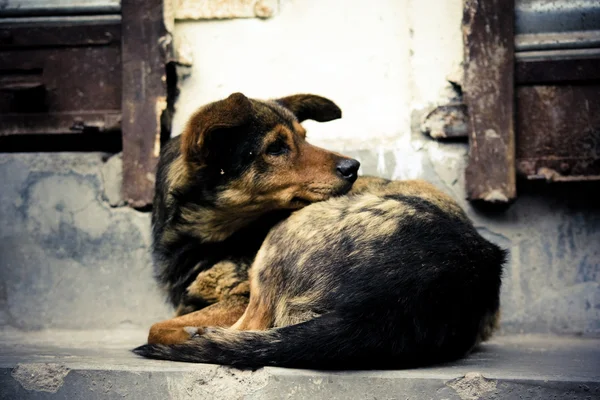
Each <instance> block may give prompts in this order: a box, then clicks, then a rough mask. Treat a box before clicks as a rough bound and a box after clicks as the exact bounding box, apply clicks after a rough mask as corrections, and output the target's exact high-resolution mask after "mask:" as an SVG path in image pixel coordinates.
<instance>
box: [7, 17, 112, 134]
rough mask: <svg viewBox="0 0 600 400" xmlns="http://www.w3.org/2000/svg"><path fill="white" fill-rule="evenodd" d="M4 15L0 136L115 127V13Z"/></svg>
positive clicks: (102, 130)
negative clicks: (34, 17) (37, 16)
mask: <svg viewBox="0 0 600 400" xmlns="http://www.w3.org/2000/svg"><path fill="white" fill-rule="evenodd" d="M25 20H26V19H14V20H13V19H11V20H4V21H3V22H2V23H1V24H0V135H31V134H67V133H79V132H96V133H98V132H105V131H112V130H116V129H119V127H120V114H121V68H120V64H121V50H120V41H121V26H120V18H101V19H99V20H98V19H93V18H89V17H86V18H83V19H81V18H64V19H61V18H58V19H51V20H35V21H32V20H31V19H27V20H28V21H25Z"/></svg>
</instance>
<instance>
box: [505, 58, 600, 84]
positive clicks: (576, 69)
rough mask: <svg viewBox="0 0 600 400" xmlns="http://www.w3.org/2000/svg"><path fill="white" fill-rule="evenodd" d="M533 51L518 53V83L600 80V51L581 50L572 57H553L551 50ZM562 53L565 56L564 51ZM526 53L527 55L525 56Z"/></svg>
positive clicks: (516, 74) (516, 75)
mask: <svg viewBox="0 0 600 400" xmlns="http://www.w3.org/2000/svg"><path fill="white" fill-rule="evenodd" d="M532 53H534V52H531V53H529V52H527V53H516V58H517V63H516V66H515V81H516V82H517V83H518V84H535V83H538V84H539V83H553V82H554V83H558V82H582V81H594V80H600V51H599V52H598V53H597V54H596V52H595V51H581V52H578V54H577V57H575V58H572V59H569V58H564V57H560V56H559V57H553V54H551V53H552V52H550V51H543V52H539V53H538V54H532ZM535 53H537V52H535ZM549 53H550V54H549ZM560 53H563V54H561V55H562V56H564V52H560ZM525 54H526V55H527V57H523V56H524V55H525Z"/></svg>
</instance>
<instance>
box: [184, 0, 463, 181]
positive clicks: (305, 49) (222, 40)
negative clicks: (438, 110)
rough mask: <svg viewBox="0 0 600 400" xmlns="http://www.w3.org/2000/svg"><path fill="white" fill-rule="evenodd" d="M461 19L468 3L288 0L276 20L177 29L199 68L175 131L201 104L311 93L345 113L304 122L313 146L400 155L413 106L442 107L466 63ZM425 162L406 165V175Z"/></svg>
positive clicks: (188, 83) (187, 88) (203, 23)
mask: <svg viewBox="0 0 600 400" xmlns="http://www.w3.org/2000/svg"><path fill="white" fill-rule="evenodd" d="M461 14H462V0H372V1H366V0H361V1H359V0H281V4H280V12H279V14H278V15H276V16H275V17H273V18H271V19H269V20H258V19H236V20H220V21H191V22H181V23H177V24H176V29H175V40H182V39H183V40H186V41H187V42H188V44H189V45H190V46H191V49H192V52H193V60H194V64H193V68H192V74H191V76H190V77H189V78H187V79H186V80H185V81H184V82H183V84H182V91H181V95H180V97H179V100H178V102H177V105H176V107H177V109H176V114H175V121H174V126H173V128H174V130H173V132H174V135H177V134H179V133H180V131H181V129H182V127H183V125H184V124H185V122H186V120H187V118H188V117H189V116H190V114H191V113H192V112H193V111H195V110H196V109H197V108H198V107H199V106H201V105H203V104H205V103H208V102H211V101H214V100H218V99H220V98H223V97H226V96H228V95H229V94H231V93H232V92H236V91H240V92H243V93H244V94H246V95H247V96H249V97H257V98H272V97H278V96H284V95H289V94H293V93H298V92H312V93H316V94H320V95H324V96H326V97H329V98H331V99H332V100H334V101H335V102H336V103H337V104H338V105H339V106H340V107H341V108H342V110H343V118H342V119H341V120H338V121H334V122H329V123H326V124H319V123H315V122H312V121H308V122H306V123H305V126H306V127H307V129H308V131H309V139H310V140H311V141H312V142H313V143H315V144H317V145H321V146H325V147H328V148H332V149H336V150H339V151H351V150H360V149H369V150H371V151H375V152H378V153H383V152H384V151H390V150H394V149H396V150H398V151H400V152H402V149H403V148H405V147H406V146H407V145H409V143H408V140H409V133H410V115H411V112H412V110H413V109H415V108H421V107H423V106H425V105H427V104H431V103H435V102H436V101H437V100H438V99H439V98H440V92H441V90H442V89H443V88H444V87H445V86H446V85H447V83H446V77H447V76H448V75H449V74H451V73H452V72H453V71H454V70H455V69H456V68H457V67H458V66H459V64H460V62H461V59H462V38H461V31H460V20H461ZM410 153H414V152H410ZM404 156H405V157H413V156H414V157H418V155H411V154H404ZM411 165H412V166H413V169H414V171H412V172H410V169H411ZM419 165H420V163H419V162H418V160H415V162H414V163H411V162H409V160H407V159H404V166H405V170H404V174H405V175H408V176H410V175H417V174H418V172H419V171H418V168H419ZM398 177H399V176H398Z"/></svg>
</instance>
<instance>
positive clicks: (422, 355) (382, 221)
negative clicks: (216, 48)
mask: <svg viewBox="0 0 600 400" xmlns="http://www.w3.org/2000/svg"><path fill="white" fill-rule="evenodd" d="M286 99H295V101H294V102H292V103H295V104H296V105H293V104H292V103H290V102H289V100H286ZM286 99H282V100H280V101H279V102H258V101H256V100H248V99H246V98H245V97H243V96H241V95H232V97H230V98H228V99H227V100H225V103H216V104H217V105H216V106H215V105H212V106H209V108H208V110H211V107H214V108H212V110H213V111H212V112H214V110H215V109H220V110H222V111H219V112H217V115H219V116H221V115H228V116H227V117H225V118H223V121H225V122H220V123H219V124H218V125H219V126H221V125H222V124H227V125H226V128H225V129H230V130H233V131H235V132H237V133H238V134H239V136H237V137H235V136H232V135H233V134H229V135H228V136H226V134H225V133H222V134H221V135H220V136H221V137H223V138H225V137H227V138H229V142H227V143H229V147H227V146H223V144H222V145H220V146H219V145H217V144H216V143H217V142H215V141H214V140H215V138H210V137H211V135H210V134H209V135H207V134H206V133H203V132H206V130H207V129H210V128H207V127H206V125H205V122H204V119H202V118H206V117H202V118H200V119H198V115H201V116H202V115H203V114H202V113H203V112H206V109H204V111H203V110H201V111H200V112H199V113H198V114H196V116H195V117H194V118H196V119H194V118H192V121H191V122H190V124H189V125H188V130H186V132H185V133H184V136H183V137H182V139H181V145H180V147H181V149H182V153H183V156H181V155H171V156H169V152H168V151H167V152H166V153H165V154H166V155H167V156H165V157H164V158H165V159H167V160H169V161H168V162H167V165H170V166H171V167H167V168H166V170H167V171H168V172H163V175H164V176H165V177H166V178H164V179H165V180H161V177H162V176H163V175H161V169H159V182H165V181H166V182H168V183H167V184H166V185H164V186H166V187H174V186H173V182H188V181H189V180H190V179H193V178H192V177H195V176H201V175H202V173H201V171H202V167H198V168H197V169H196V167H190V164H192V163H193V160H200V161H202V160H204V161H203V162H205V163H204V164H203V165H204V167H203V168H214V167H216V168H220V175H225V174H226V173H227V172H226V171H227V170H226V169H224V168H228V169H230V170H231V171H232V173H233V174H234V176H235V178H233V179H231V180H223V181H222V182H225V183H221V184H220V185H218V184H217V185H215V186H213V188H217V189H213V190H212V191H211V190H204V191H201V190H200V191H198V190H196V191H194V194H193V196H195V197H185V196H179V195H178V194H175V196H174V199H177V198H186V199H188V203H187V204H198V206H194V207H191V206H190V205H188V206H187V209H189V208H190V207H191V210H192V211H187V212H185V211H180V212H179V214H178V215H179V217H177V219H176V218H173V217H170V218H169V217H167V218H165V217H164V216H163V217H162V218H160V216H159V218H158V219H157V218H156V217H155V221H157V220H167V221H168V220H170V221H176V224H174V225H171V226H172V227H177V232H179V233H178V235H183V236H186V235H187V236H191V237H195V238H196V240H195V242H190V243H189V246H190V247H185V246H179V247H173V248H171V249H172V251H173V253H172V254H181V253H178V251H180V249H182V248H183V249H187V250H186V251H187V254H188V255H187V257H179V258H177V257H173V260H177V259H179V260H183V261H186V260H188V259H189V257H190V256H189V254H191V252H192V250H194V249H196V250H197V249H201V250H203V251H204V252H208V248H209V247H211V246H212V247H214V248H219V249H221V251H223V252H224V253H225V254H229V256H228V257H225V258H221V259H219V260H217V262H213V263H209V264H208V265H209V267H210V269H206V268H203V267H194V266H195V264H194V266H193V267H192V268H191V272H190V273H189V275H186V279H187V280H186V281H185V283H184V287H186V288H187V293H185V295H182V296H180V297H173V295H172V300H176V301H175V303H178V304H180V312H181V313H183V311H181V310H184V311H188V310H189V311H191V310H192V309H193V307H192V306H193V305H194V304H195V303H194V301H195V300H191V299H198V298H200V299H203V301H205V302H207V303H208V301H207V300H208V299H210V300H212V301H219V302H217V303H216V304H214V305H212V306H209V307H207V308H204V309H202V310H200V311H197V312H194V313H192V314H188V315H183V316H180V317H178V318H175V319H173V320H170V321H165V322H163V323H159V324H157V325H155V326H153V328H152V329H151V333H150V337H149V344H147V345H144V346H141V347H139V348H137V349H135V350H134V352H136V353H137V354H140V355H143V356H145V357H150V358H158V359H167V360H175V361H190V362H207V363H218V364H227V365H233V366H237V367H251V368H255V367H260V366H265V365H276V366H288V367H312V368H346V369H347V368H389V367H409V366H417V365H424V364H429V363H434V362H441V361H447V360H452V359H456V358H459V357H462V356H464V355H465V354H466V353H468V352H469V351H470V349H472V348H473V346H474V345H476V344H477V343H478V342H479V341H481V340H485V339H487V338H488V337H489V335H490V334H491V332H492V331H493V329H494V327H495V325H496V322H497V319H498V315H499V290H500V284H501V274H502V266H503V263H504V262H505V257H506V254H505V252H504V251H503V250H502V249H500V248H498V247H497V246H495V245H494V244H492V243H490V242H488V241H487V240H485V239H484V238H483V237H481V236H480V235H479V234H478V233H477V231H476V230H475V229H474V227H473V226H472V224H471V222H470V221H469V220H468V218H467V216H466V215H465V214H464V212H463V211H462V210H461V209H460V207H459V206H458V205H457V204H456V203H455V202H454V201H453V200H452V199H451V198H450V197H448V196H446V195H445V194H443V193H442V192H440V191H438V190H437V189H435V188H434V187H433V186H431V185H429V184H427V183H425V182H420V181H406V182H393V181H388V180H384V179H378V178H363V179H359V180H358V181H357V182H356V184H355V185H354V187H353V189H352V191H350V193H349V194H347V195H343V194H344V193H346V192H347V191H348V190H349V189H350V186H351V185H352V183H353V182H354V181H355V180H356V172H357V169H358V163H357V162H356V161H353V160H349V159H346V158H343V157H341V156H338V155H335V154H333V153H328V152H325V151H324V150H321V149H316V148H312V147H310V145H308V144H306V143H305V142H304V138H303V136H304V134H303V130H302V129H301V127H300V126H299V124H298V122H299V121H301V120H302V119H304V117H307V116H308V117H310V116H311V115H312V117H313V119H317V120H328V119H333V118H332V117H331V116H332V115H333V116H334V117H335V116H339V112H336V113H333V112H332V111H331V110H333V109H334V108H333V107H335V105H333V103H331V102H329V101H328V100H325V99H322V98H316V97H314V96H303V97H302V96H301V97H297V96H296V97H294V96H292V97H291V98H286ZM299 99H302V101H299V102H296V101H297V100H299ZM314 99H318V100H314ZM303 103H304V104H310V105H311V107H310V110H311V112H314V111H315V110H321V113H320V114H317V115H316V117H315V114H307V113H306V111H301V110H306V108H304V107H302V106H301V104H303ZM315 104H319V106H314V105H315ZM282 105H283V106H286V107H287V108H288V109H289V110H291V111H292V112H288V111H286V112H283V111H281V108H282V107H283V106H282ZM264 107H266V108H268V109H269V110H270V111H269V112H267V114H269V115H270V113H271V112H274V113H276V114H277V115H282V116H284V118H283V120H285V119H286V118H288V120H287V122H285V123H284V122H281V120H277V122H275V125H273V123H270V124H265V125H260V124H257V123H256V122H254V123H250V124H248V123H247V122H246V121H247V119H246V118H248V117H240V115H241V116H244V115H248V114H249V115H250V116H251V117H249V118H250V119H251V120H253V119H255V118H256V115H257V114H259V115H260V116H261V117H260V118H259V120H260V121H264V120H265V118H266V117H264V114H261V111H263V112H264V111H265V109H264ZM335 109H337V107H335ZM323 110H329V111H323ZM338 111H339V110H338ZM323 115H326V116H327V117H325V118H323ZM238 118H239V119H240V120H241V121H244V122H240V121H238ZM215 119H218V118H215ZM215 119H213V118H209V119H208V120H209V121H210V123H208V126H209V127H210V125H211V123H212V121H214V120H215ZM296 119H297V121H296ZM256 126H260V127H261V128H260V129H259V130H257V129H256ZM284 128H285V129H284ZM209 132H210V130H209ZM281 132H284V134H283V135H282V134H281ZM251 137H255V138H256V137H259V138H261V139H259V140H258V144H256V141H254V142H253V143H255V145H254V146H255V147H253V149H254V150H248V147H247V146H248V145H247V142H248V141H252V139H249V138H251ZM277 137H282V138H283V140H280V144H277V145H275V144H274V143H277V140H275V141H273V140H274V139H273V138H277ZM208 138H210V139H208ZM211 140H212V141H211ZM254 140H256V139H254ZM222 143H225V139H224V140H223V142H222ZM281 143H283V144H281ZM302 146H308V147H304V148H303V147H302ZM224 148H229V150H228V151H226V150H223V149H224ZM281 148H283V149H284V150H282V149H281ZM190 149H194V150H193V154H202V156H199V158H196V159H194V158H189V157H187V158H186V156H185V154H186V152H190ZM296 149H298V150H296ZM304 149H310V150H309V151H310V152H314V155H312V156H306V155H305V152H306V151H307V150H304ZM248 151H252V152H253V153H254V152H258V153H254V155H255V156H256V157H257V158H259V159H262V160H267V161H266V162H267V163H268V165H269V167H270V168H272V169H270V168H262V169H261V168H260V167H257V165H258V164H257V161H256V158H254V159H249V158H246V159H245V160H246V161H243V160H244V158H243V156H244V153H245V152H248ZM208 155H212V156H213V157H215V158H213V159H212V161H210V162H206V161H205V160H207V158H206V157H207V156H208ZM178 157H179V159H181V161H179V163H180V164H179V165H177V163H178V162H177V161H173V160H177V159H178ZM279 157H281V159H279V161H277V162H280V164H277V163H276V161H275V160H276V159H278V158H279ZM296 157H299V158H300V159H302V158H304V160H305V161H301V162H299V161H287V162H284V160H298V158H296ZM219 160H221V161H219ZM268 160H272V161H268ZM317 160H318V161H317ZM197 162H199V161H197ZM219 162H220V163H219ZM234 162H237V163H240V164H242V165H244V167H242V168H241V169H240V170H238V171H236V170H235V168H232V167H231V165H233V164H234ZM261 162H263V161H261ZM162 165H163V167H162V170H165V167H164V164H162ZM173 165H176V167H173ZM208 165H210V166H211V167H209V166H208ZM340 165H349V166H350V165H351V166H352V168H350V169H351V171H350V172H351V173H348V172H347V171H346V169H345V168H339V166H340ZM273 166H277V167H273ZM280 168H281V169H280ZM186 169H187V171H188V172H187V173H186V175H185V178H181V177H180V175H178V171H182V170H186ZM290 170H292V171H295V172H293V173H291V172H290ZM190 171H191V172H190ZM234 171H235V172H234ZM239 171H241V172H239ZM179 174H180V173H179ZM217 178H218V177H217ZM203 179H206V178H203ZM223 179H224V178H223ZM217 181H218V179H217ZM200 182H204V181H203V180H201V181H199V182H198V181H197V183H196V188H197V187H198V185H199V184H200ZM274 182H276V183H274ZM284 182H285V183H287V185H285V186H284V187H283V188H282V189H280V188H281V187H282V186H281V185H283V183H284ZM316 182H318V183H316ZM291 188H293V189H291ZM301 188H312V189H308V190H307V189H301ZM315 188H317V189H315ZM324 188H326V189H324ZM215 193H216V194H215ZM315 193H318V194H319V195H318V196H317V195H315ZM187 196H192V194H188V195H187ZM191 199H193V201H191ZM256 199H260V200H261V201H259V202H256V203H252V202H253V201H256ZM263 199H265V200H263ZM161 200H162V201H163V203H158V204H157V205H158V207H155V209H158V210H157V211H156V212H157V213H161V212H162V213H165V212H166V210H168V209H169V206H170V205H171V204H172V202H173V201H175V200H173V199H172V200H170V201H171V203H169V200H168V199H167V200H165V198H164V196H161ZM310 203H314V204H310ZM307 204H310V205H307ZM207 205H217V206H215V209H216V210H219V211H222V214H216V215H218V216H219V217H218V218H217V217H215V213H214V212H206V211H205V210H206V207H207ZM219 205H220V206H221V207H219ZM295 208H298V209H299V210H298V211H295V212H293V213H292V214H291V215H288V214H289V211H287V212H286V213H284V214H281V213H279V211H280V210H290V209H295ZM300 208H301V209H300ZM179 209H181V206H179ZM161 210H162V211H161ZM238 210H239V212H238ZM163 215H164V214H163ZM286 217H287V218H286ZM167 225H168V224H163V225H162V228H161V227H159V229H158V232H159V233H162V236H160V238H162V239H163V240H165V239H164V238H167V239H170V240H167V241H166V242H167V243H171V240H174V239H173V238H174V237H179V236H178V235H176V234H174V233H172V230H171V228H169V227H168V226H167ZM154 226H155V232H154V233H155V240H156V238H157V236H156V235H157V224H156V222H155V225H154ZM249 228H250V229H249ZM241 232H244V234H245V235H246V236H242V237H244V238H248V237H252V235H253V234H254V235H256V236H255V237H254V238H256V239H257V240H256V241H253V242H252V245H253V246H255V247H253V248H254V249H260V250H257V251H258V253H257V254H255V255H256V256H255V257H254V260H253V261H252V259H253V256H252V255H250V256H247V255H246V253H244V254H245V255H246V257H247V258H240V259H242V260H243V262H242V263H240V262H235V261H233V260H234V259H235V260H237V259H236V258H235V257H231V255H232V254H233V255H236V251H237V250H238V248H237V247H221V243H223V242H224V241H227V240H230V239H231V238H232V237H237V236H236V235H238V234H240V233H241ZM265 235H266V239H265ZM198 238H200V239H201V240H198ZM179 240H180V239H179ZM203 240H204V241H203ZM210 240H212V242H211V241H210ZM243 240H246V239H243ZM174 242H176V240H174ZM179 243H180V244H181V242H179ZM235 243H237V244H239V242H235ZM244 243H245V244H247V243H249V242H244ZM244 249H248V248H247V247H244ZM164 254H168V253H164ZM155 255H156V246H155ZM160 260H161V259H160V258H159V261H160ZM163 261H164V259H163ZM250 262H252V267H251V269H250V285H249V288H250V301H249V303H248V305H247V307H246V300H245V299H242V298H243V296H244V295H246V294H247V292H248V286H247V284H246V281H245V280H244V278H245V277H246V275H245V266H247V265H248V263H250ZM180 265H182V264H181V263H177V262H173V263H170V264H167V268H166V269H163V270H162V272H163V274H164V275H163V276H165V277H168V276H169V274H170V273H171V274H173V273H174V271H176V270H177V268H179V266H180ZM188 266H189V264H188ZM213 269H214V271H213V275H214V279H211V278H210V277H209V275H211V272H210V270H213ZM179 271H180V272H181V270H179ZM202 271H204V272H202ZM225 271H228V272H225ZM199 272H200V274H198V273H199ZM164 281H166V282H169V281H168V280H166V279H165V280H164ZM167 288H169V289H171V293H173V290H172V287H169V286H167ZM186 307H187V308H186ZM244 309H245V311H244ZM242 312H243V315H241V317H240V318H239V319H238V320H237V322H235V324H233V325H232V326H231V324H232V323H233V322H234V319H236V318H237V317H239V316H240V314H242ZM234 317H235V318H234ZM206 326H210V328H205V327H206ZM214 326H221V327H220V328H215V327H214ZM227 327H228V328H227Z"/></svg>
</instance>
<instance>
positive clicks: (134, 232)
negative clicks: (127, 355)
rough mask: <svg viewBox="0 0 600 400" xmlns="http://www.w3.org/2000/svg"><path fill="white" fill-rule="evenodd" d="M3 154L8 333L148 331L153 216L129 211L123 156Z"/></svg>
mask: <svg viewBox="0 0 600 400" xmlns="http://www.w3.org/2000/svg"><path fill="white" fill-rule="evenodd" d="M105 158H106V157H105V156H104V155H102V154H97V153H92V154H65V153H63V154H0V182H2V190H1V191H0V220H1V221H2V225H1V226H0V327H2V326H10V327H15V328H21V329H40V328H64V329H99V328H113V327H121V328H129V327H141V326H143V327H147V326H149V325H150V324H151V323H153V322H156V321H157V320H159V319H163V318H164V317H166V316H168V315H169V312H168V308H167V307H166V305H165V303H164V297H163V296H162V294H161V293H160V292H159V290H158V289H157V288H156V284H155V283H154V281H153V279H152V268H151V262H150V254H149V250H148V248H149V245H150V215H149V214H147V213H139V212H137V211H135V210H132V209H129V208H125V207H114V206H116V205H119V204H121V203H122V202H121V200H120V196H119V195H118V191H115V190H116V187H118V185H120V178H119V175H120V166H119V159H118V157H113V158H112V159H108V160H106V161H104V159H105Z"/></svg>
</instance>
